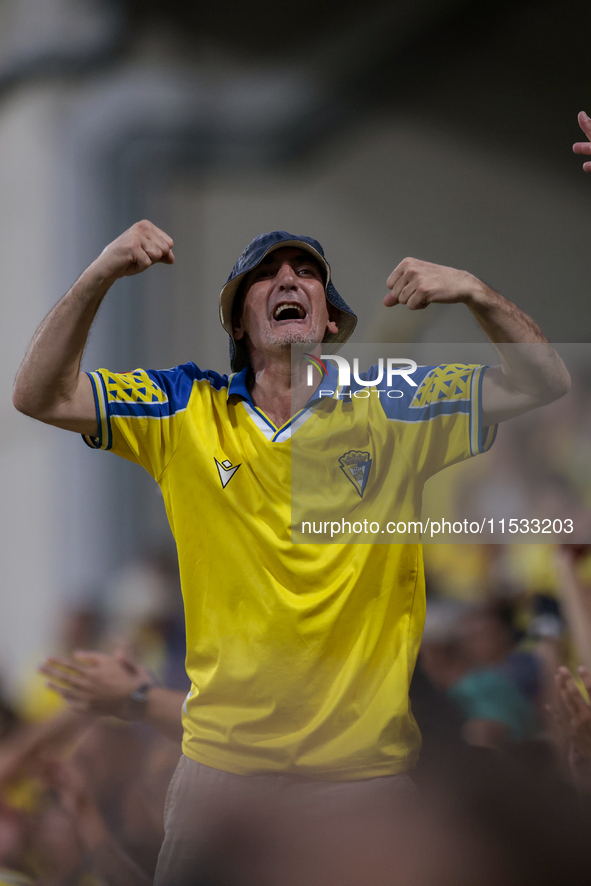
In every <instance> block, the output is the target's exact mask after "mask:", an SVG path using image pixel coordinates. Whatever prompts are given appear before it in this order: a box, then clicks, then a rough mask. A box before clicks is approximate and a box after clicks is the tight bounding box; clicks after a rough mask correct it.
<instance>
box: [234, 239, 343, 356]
mask: <svg viewBox="0 0 591 886" xmlns="http://www.w3.org/2000/svg"><path fill="white" fill-rule="evenodd" d="M243 290H244V292H246V295H245V297H244V301H243V304H242V310H241V312H239V314H238V316H237V318H236V320H235V322H234V338H235V339H237V340H240V339H245V340H246V341H247V343H248V348H249V350H250V351H251V353H252V352H253V351H257V350H258V351H270V350H271V351H272V350H277V349H284V348H285V347H287V346H289V345H292V344H307V343H308V342H316V341H322V340H323V338H324V336H325V334H326V332H327V331H328V332H331V333H333V334H335V333H336V332H337V331H338V327H337V325H336V323H335V322H334V316H335V315H336V313H337V312H336V309H334V308H333V307H332V305H329V304H328V303H327V301H326V294H325V291H324V282H323V277H322V271H321V269H320V266H319V265H318V263H317V262H316V261H315V259H314V258H313V256H311V255H310V253H309V252H306V251H304V250H302V249H299V248H297V247H293V246H285V247H282V248H281V249H276V250H275V251H274V252H271V253H270V254H269V255H267V256H265V258H264V259H263V260H262V261H261V262H260V264H259V265H257V267H256V268H254V270H252V271H251V272H250V273H249V274H247V275H246V277H245V280H244V283H243Z"/></svg>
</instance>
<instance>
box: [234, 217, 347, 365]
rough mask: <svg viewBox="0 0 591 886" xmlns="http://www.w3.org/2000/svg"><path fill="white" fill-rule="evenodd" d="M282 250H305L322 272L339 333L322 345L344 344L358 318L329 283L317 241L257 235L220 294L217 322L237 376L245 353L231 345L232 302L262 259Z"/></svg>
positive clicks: (284, 233) (275, 234)
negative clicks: (336, 313) (225, 335)
mask: <svg viewBox="0 0 591 886" xmlns="http://www.w3.org/2000/svg"><path fill="white" fill-rule="evenodd" d="M284 246H296V247H298V246H299V247H300V248H301V249H304V250H305V251H306V252H309V253H310V254H311V255H313V256H314V258H315V259H316V261H317V262H318V264H319V265H320V267H321V268H322V269H323V271H324V272H325V279H324V289H325V292H326V298H327V301H328V302H329V303H330V304H331V305H333V306H334V307H335V308H337V310H338V311H339V317H338V320H337V326H338V327H339V331H338V332H337V334H336V335H333V334H332V333H330V332H327V333H326V334H325V336H324V338H323V341H325V342H341V343H343V342H346V341H347V339H348V338H350V336H351V335H352V333H353V330H354V329H355V326H356V325H357V317H356V315H355V314H354V313H353V311H352V310H351V308H350V307H348V305H347V304H346V303H345V301H344V300H343V299H342V298H341V296H340V295H339V293H338V292H337V291H336V289H335V288H334V286H333V284H332V281H331V279H330V265H329V264H328V262H327V261H326V259H325V257H324V250H323V248H322V246H321V245H320V243H319V242H318V240H314V239H313V238H312V237H305V236H303V235H298V234H296V235H294V234H288V233H287V231H271V232H270V233H269V234H260V235H259V236H258V237H255V238H254V240H253V241H252V243H249V244H248V246H247V247H246V249H245V250H244V252H243V253H242V255H241V256H240V258H239V259H238V261H237V262H236V264H235V265H234V267H233V268H232V273H231V274H230V276H229V277H228V279H227V281H226V285H225V286H224V288H223V289H222V291H221V292H220V320H221V323H222V326H223V327H224V329H225V330H226V332H227V333H228V335H229V336H230V365H231V367H232V372H239V371H240V370H241V369H243V368H244V367H245V366H248V363H249V360H248V352H247V350H246V346H245V344H244V342H243V341H234V335H233V330H232V309H233V307H234V299H235V298H236V294H237V293H238V290H239V288H240V284H241V283H242V280H243V279H244V277H245V275H246V274H248V273H249V271H252V270H253V268H256V266H257V265H258V264H259V263H260V262H261V261H262V259H263V258H264V257H265V256H266V255H268V254H269V253H270V252H273V251H274V250H275V249H279V248H282V247H284Z"/></svg>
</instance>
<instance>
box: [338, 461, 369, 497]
mask: <svg viewBox="0 0 591 886" xmlns="http://www.w3.org/2000/svg"><path fill="white" fill-rule="evenodd" d="M339 465H340V466H341V471H342V472H343V474H344V475H345V477H346V478H347V480H349V481H350V482H351V483H352V484H353V486H354V487H355V489H356V490H357V492H358V493H359V497H360V498H363V493H364V492H365V487H366V486H367V479H368V477H369V470H370V468H371V458H370V457H369V452H360V451H359V450H358V449H350V450H349V452H345V454H344V455H341V456H340V458H339Z"/></svg>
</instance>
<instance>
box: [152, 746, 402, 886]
mask: <svg viewBox="0 0 591 886" xmlns="http://www.w3.org/2000/svg"><path fill="white" fill-rule="evenodd" d="M415 798H416V788H415V786H414V783H413V781H412V779H411V778H410V776H408V775H407V774H406V773H403V774H401V775H392V776H387V777H383V778H369V779H364V780H361V781H341V782H321V781H304V780H301V779H295V778H290V777H287V776H282V775H274V774H273V775H256V776H242V775H233V774H232V773H229V772H223V771H221V770H219V769H211V768H210V767H209V766H204V765H203V764H202V763H197V762H196V761H194V760H191V759H189V758H188V757H185V756H182V757H181V759H180V761H179V764H178V766H177V768H176V771H175V773H174V775H173V777H172V781H171V783H170V787H169V789H168V795H167V798H166V804H165V809H164V828H165V837H164V842H163V844H162V849H161V851H160V855H159V858H158V866H157V869H156V876H155V880H154V883H155V886H218V884H224V886H226V884H227V883H231V884H234V883H237V884H240V886H242V884H250V883H252V884H253V886H254V884H256V886H262V884H266V883H280V882H281V880H282V879H283V880H284V882H285V875H284V874H282V873H281V870H282V865H283V863H284V860H285V859H286V857H287V856H290V854H291V862H290V864H291V863H292V862H293V858H294V857H296V856H297V857H298V858H300V861H301V863H302V865H303V866H304V869H305V866H306V864H308V863H310V859H309V858H308V857H307V856H309V854H310V852H312V854H313V851H314V850H313V848H312V847H314V846H315V845H318V843H319V841H320V843H321V844H323V845H327V840H328V844H330V833H331V832H332V831H333V830H334V827H335V823H337V824H339V825H340V826H341V828H342V827H345V828H346V827H351V828H354V829H355V830H356V832H358V828H357V827H356V824H355V822H356V821H362V820H365V821H367V816H368V815H369V816H378V817H380V818H383V817H384V816H388V815H390V814H391V812H392V810H393V809H394V808H395V807H398V808H400V807H401V806H405V805H407V804H409V803H410V804H412V803H413V802H414V800H415ZM323 834H325V836H326V839H325V840H323V837H322V835H323ZM308 849H310V852H309V851H308ZM305 880H306V874H305V870H302V882H304V881H305Z"/></svg>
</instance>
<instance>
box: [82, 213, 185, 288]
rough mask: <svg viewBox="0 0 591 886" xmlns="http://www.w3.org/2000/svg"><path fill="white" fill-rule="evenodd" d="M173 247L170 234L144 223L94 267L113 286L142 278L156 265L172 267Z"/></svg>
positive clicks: (117, 242) (108, 248) (114, 244)
mask: <svg viewBox="0 0 591 886" xmlns="http://www.w3.org/2000/svg"><path fill="white" fill-rule="evenodd" d="M172 246H173V240H172V238H171V237H169V236H168V234H165V233H164V231H161V230H160V228H157V227H156V225H153V224H152V222H150V221H146V220H145V219H144V221H139V222H136V223H135V225H132V226H131V228H128V230H127V231H124V233H123V234H121V236H120V237H117V239H116V240H113V242H112V243H109V245H108V246H106V247H105V248H104V249H103V251H102V252H101V254H100V255H99V257H98V258H97V259H96V260H95V261H94V262H93V263H92V266H91V267H92V269H93V270H94V272H95V273H96V274H97V275H98V276H100V277H102V278H103V279H104V280H107V281H109V282H114V281H115V280H118V279H119V278H120V277H131V276H133V274H140V273H141V272H142V271H145V270H146V269H147V268H149V267H151V266H152V265H153V264H156V262H163V263H164V264H167V265H171V264H173V262H174V255H173V252H172Z"/></svg>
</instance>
